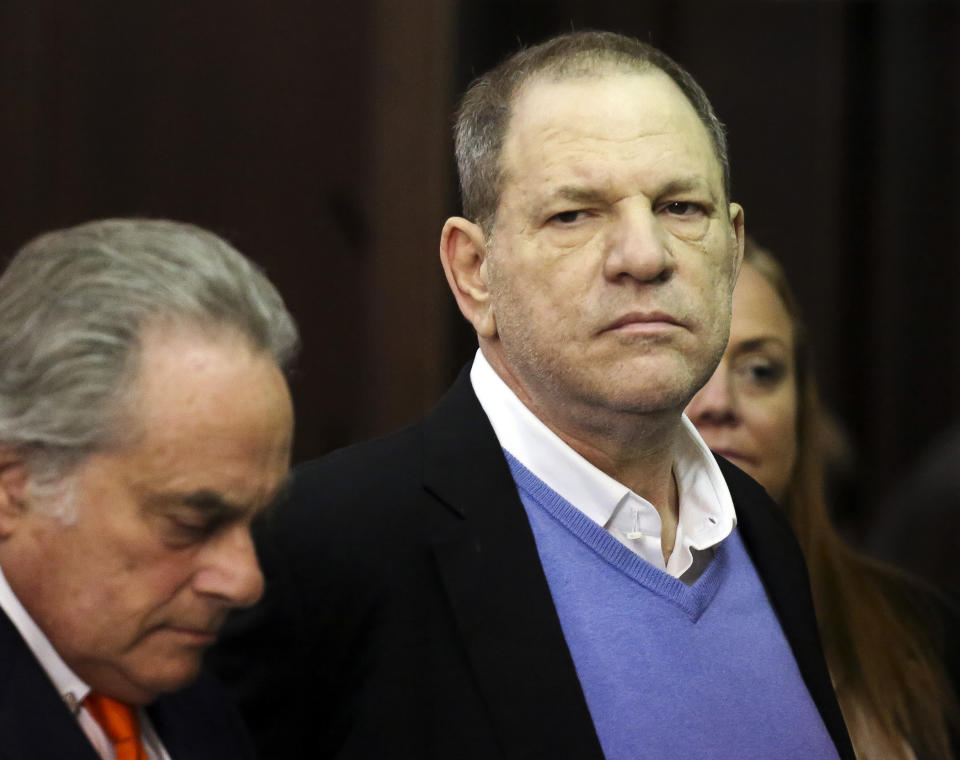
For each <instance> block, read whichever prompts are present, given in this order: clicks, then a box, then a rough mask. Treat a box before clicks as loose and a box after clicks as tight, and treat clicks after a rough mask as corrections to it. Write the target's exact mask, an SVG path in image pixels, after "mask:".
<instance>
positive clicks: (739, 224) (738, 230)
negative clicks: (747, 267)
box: [730, 203, 745, 281]
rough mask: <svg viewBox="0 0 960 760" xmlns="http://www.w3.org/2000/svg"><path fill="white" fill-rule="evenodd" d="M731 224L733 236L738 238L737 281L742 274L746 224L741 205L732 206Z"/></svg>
mask: <svg viewBox="0 0 960 760" xmlns="http://www.w3.org/2000/svg"><path fill="white" fill-rule="evenodd" d="M730 224H731V225H732V226H733V234H734V235H736V238H737V248H736V257H737V260H736V267H735V268H734V270H733V279H734V281H736V279H737V275H738V274H739V273H740V265H741V264H742V263H743V241H744V237H743V236H744V232H745V228H744V224H743V207H742V206H741V205H740V204H739V203H731V204H730Z"/></svg>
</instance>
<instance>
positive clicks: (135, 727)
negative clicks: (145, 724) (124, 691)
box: [83, 692, 147, 760]
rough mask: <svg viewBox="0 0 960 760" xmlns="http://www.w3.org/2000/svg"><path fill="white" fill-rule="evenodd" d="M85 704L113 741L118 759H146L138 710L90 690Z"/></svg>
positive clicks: (84, 701)
mask: <svg viewBox="0 0 960 760" xmlns="http://www.w3.org/2000/svg"><path fill="white" fill-rule="evenodd" d="M83 706H84V707H86V708H87V711H88V712H89V713H90V714H91V715H92V716H93V718H94V720H96V721H97V723H99V724H100V727H101V728H102V729H103V731H104V733H105V734H106V735H107V737H108V738H109V739H110V741H111V742H113V748H114V750H115V751H116V753H117V760H146V758H147V753H146V751H145V750H144V749H143V744H142V743H141V742H140V725H139V721H138V720H137V712H136V710H134V709H133V708H132V707H131V706H130V705H125V704H124V703H123V702H118V701H117V700H115V699H110V697H104V696H103V695H101V694H95V693H93V692H90V694H89V695H88V696H87V698H86V699H85V700H83Z"/></svg>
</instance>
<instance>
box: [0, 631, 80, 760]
mask: <svg viewBox="0 0 960 760" xmlns="http://www.w3.org/2000/svg"><path fill="white" fill-rule="evenodd" d="M0 758H3V760H63V759H64V758H70V760H99V756H98V755H97V753H96V752H95V751H94V749H93V746H92V745H91V744H90V742H89V740H88V739H87V737H86V734H84V733H83V730H82V729H81V728H80V724H79V723H77V720H76V718H74V716H73V715H72V714H71V713H70V711H69V710H68V709H67V706H66V705H65V704H64V703H63V700H62V699H61V698H60V695H59V694H58V693H57V690H56V688H54V686H53V684H52V683H51V682H50V679H49V678H48V677H47V674H46V672H44V670H43V668H42V667H41V666H40V663H39V662H37V660H36V658H35V657H34V656H33V653H32V652H31V651H30V649H29V647H27V644H26V642H25V641H24V640H23V639H22V638H21V637H20V634H19V632H18V631H17V629H16V628H15V627H14V625H13V623H11V622H10V619H9V618H8V617H7V616H6V615H5V614H3V612H0Z"/></svg>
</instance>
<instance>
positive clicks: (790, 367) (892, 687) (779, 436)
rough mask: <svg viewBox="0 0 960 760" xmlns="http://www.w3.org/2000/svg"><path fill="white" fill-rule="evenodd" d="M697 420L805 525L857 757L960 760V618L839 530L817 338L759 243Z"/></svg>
mask: <svg viewBox="0 0 960 760" xmlns="http://www.w3.org/2000/svg"><path fill="white" fill-rule="evenodd" d="M687 415H688V416H689V417H690V419H691V420H692V421H693V423H694V425H696V427H697V428H698V430H699V431H700V433H701V435H702V436H703V438H704V440H705V441H706V442H707V445H708V446H710V448H711V449H712V450H713V451H714V452H715V453H717V454H720V455H721V456H725V457H726V458H728V459H729V460H730V461H732V462H733V463H734V464H736V465H738V466H739V467H740V468H741V469H743V470H744V471H746V472H747V473H748V474H750V475H752V476H753V477H754V478H755V479H756V480H758V481H759V482H760V483H761V484H762V485H763V486H764V487H765V488H766V489H767V491H768V492H769V493H770V495H771V496H772V497H773V498H774V500H776V501H777V502H778V503H779V504H780V505H781V506H783V508H784V509H785V511H786V513H787V516H788V518H789V520H790V522H791V524H792V525H793V528H794V531H795V532H796V534H797V538H798V539H799V541H800V545H801V547H802V549H803V552H804V555H805V557H806V560H807V565H808V566H809V569H810V583H811V587H812V590H813V599H814V606H815V609H816V613H817V620H818V624H819V627H820V635H821V638H822V640H823V646H824V651H825V654H826V657H827V663H828V665H829V668H830V673H831V677H832V678H833V681H834V686H835V688H836V690H837V696H838V699H839V702H840V707H841V709H842V711H843V714H844V718H845V720H846V721H847V726H848V728H849V731H850V736H851V738H852V740H853V744H854V748H855V749H856V751H857V756H858V757H859V758H861V759H869V760H873V758H877V759H878V760H879V759H882V760H901V759H903V760H913V759H914V758H916V759H918V760H919V759H921V758H935V759H936V760H945V759H949V758H952V757H954V754H953V752H954V751H955V748H954V749H953V750H952V749H951V732H953V731H956V730H957V723H956V719H957V701H956V694H955V692H954V683H955V681H953V679H952V678H951V675H950V671H949V666H948V662H947V661H948V659H949V658H950V657H956V653H955V652H951V651H948V650H947V641H948V639H949V638H952V636H953V633H948V630H947V629H948V628H950V627H952V626H953V625H954V621H955V619H956V618H954V617H953V614H954V611H952V610H950V609H949V608H948V607H946V606H945V604H944V603H943V601H942V600H941V599H940V598H939V597H938V595H937V594H936V593H935V592H933V591H932V590H930V589H927V588H926V587H925V586H922V585H920V584H919V582H916V581H913V580H911V579H910V578H908V577H907V576H906V575H904V574H902V573H900V572H899V571H897V570H894V569H893V568H891V567H887V566H886V565H883V564H881V563H878V562H876V561H873V560H871V559H868V558H866V557H864V556H861V555H860V554H858V553H856V552H854V551H853V550H851V549H850V548H849V547H847V546H846V545H845V544H844V542H843V541H842V540H841V538H840V537H839V535H838V534H837V531H836V529H835V528H834V526H833V524H832V522H831V520H830V516H829V513H828V511H827V504H826V497H825V483H824V481H825V470H826V461H825V446H824V414H823V411H822V408H821V405H820V401H819V398H818V393H817V386H816V383H815V381H814V375H813V367H812V366H811V359H810V349H809V345H808V342H807V336H806V333H805V330H804V326H803V323H802V320H801V318H800V312H799V309H798V307H797V303H796V299H795V298H794V296H793V293H792V291H791V289H790V287H789V284H788V283H787V280H786V276H785V274H784V271H783V268H782V267H781V266H780V264H779V263H778V262H777V261H776V260H775V259H774V258H773V256H771V255H770V253H769V252H767V251H765V250H763V249H762V248H759V247H758V246H757V245H756V244H755V243H754V242H753V241H752V240H749V239H748V241H747V245H746V248H745V253H744V264H743V268H742V270H741V273H740V279H739V280H738V282H737V286H736V289H735V291H734V299H733V320H732V324H731V331H730V342H729V344H728V346H727V349H726V352H725V353H724V356H723V358H722V359H721V362H720V365H719V367H718V368H717V370H716V372H715V373H714V375H713V376H712V377H711V379H710V380H709V381H708V382H707V384H706V385H705V386H704V387H703V388H702V389H701V391H700V392H699V393H698V394H697V395H696V396H695V397H694V399H693V400H692V401H691V402H690V405H689V406H688V408H687ZM953 644H954V647H956V646H957V644H956V642H953ZM953 666H954V667H955V663H953ZM953 738H954V741H956V734H953Z"/></svg>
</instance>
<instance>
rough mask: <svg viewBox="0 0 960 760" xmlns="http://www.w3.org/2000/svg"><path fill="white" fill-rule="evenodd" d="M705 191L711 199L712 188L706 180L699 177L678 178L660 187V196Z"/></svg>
mask: <svg viewBox="0 0 960 760" xmlns="http://www.w3.org/2000/svg"><path fill="white" fill-rule="evenodd" d="M703 190H706V191H707V192H708V193H710V197H711V198H712V197H713V195H714V192H713V188H712V187H711V186H710V183H709V182H707V180H706V179H704V178H703V177H699V176H690V177H679V178H677V179H672V180H670V181H669V182H667V183H666V184H664V185H663V186H661V187H660V195H674V194H676V193H695V192H700V191H703Z"/></svg>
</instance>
